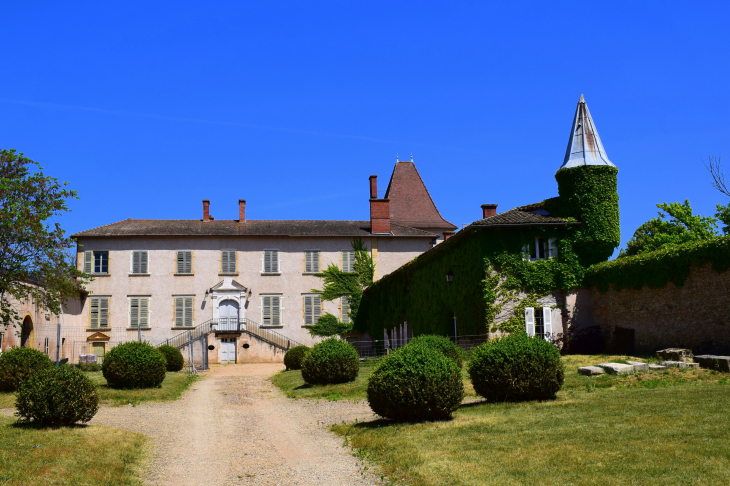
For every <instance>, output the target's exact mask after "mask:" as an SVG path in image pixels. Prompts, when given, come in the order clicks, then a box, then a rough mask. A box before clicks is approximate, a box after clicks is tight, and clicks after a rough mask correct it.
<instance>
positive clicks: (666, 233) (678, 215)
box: [619, 200, 718, 258]
mask: <svg viewBox="0 0 730 486" xmlns="http://www.w3.org/2000/svg"><path fill="white" fill-rule="evenodd" d="M657 207H658V208H659V209H661V210H662V211H664V213H666V214H664V213H662V212H659V213H658V214H659V217H658V218H654V219H650V220H649V221H647V222H646V223H644V224H642V225H641V226H639V228H638V229H637V230H636V232H634V236H632V237H631V239H630V240H629V241H628V242H627V243H626V249H625V250H621V253H620V254H619V258H621V257H626V256H632V255H638V254H640V253H647V252H650V251H654V250H659V249H661V248H667V247H670V246H674V245H680V244H682V243H688V242H690V241H701V240H710V239H712V238H716V237H717V236H718V233H717V226H716V225H717V219H715V218H713V217H710V216H707V217H704V216H699V215H695V214H692V208H691V207H690V205H689V201H688V200H685V201H684V203H678V202H676V203H669V204H667V203H661V204H657Z"/></svg>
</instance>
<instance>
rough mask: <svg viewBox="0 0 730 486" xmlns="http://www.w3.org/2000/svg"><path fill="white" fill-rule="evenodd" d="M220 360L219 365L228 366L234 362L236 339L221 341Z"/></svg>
mask: <svg viewBox="0 0 730 486" xmlns="http://www.w3.org/2000/svg"><path fill="white" fill-rule="evenodd" d="M220 358H221V364H229V363H235V362H236V339H235V338H224V339H221V349H220Z"/></svg>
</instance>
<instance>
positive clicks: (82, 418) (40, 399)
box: [15, 365, 99, 426]
mask: <svg viewBox="0 0 730 486" xmlns="http://www.w3.org/2000/svg"><path fill="white" fill-rule="evenodd" d="M15 407H16V409H17V412H16V415H17V416H18V417H19V418H20V419H21V420H23V421H27V422H33V423H35V424H38V425H43V426H47V425H70V424H74V423H76V422H88V421H89V420H91V419H92V418H93V417H94V415H96V412H97V411H98V410H99V395H98V394H97V393H96V388H95V387H94V384H93V383H92V381H91V380H90V379H89V378H88V377H87V376H86V375H84V374H83V373H82V372H81V371H79V370H77V369H74V368H72V367H70V366H66V365H63V366H59V367H58V368H55V367H51V368H47V369H44V370H41V371H39V372H37V373H34V374H33V375H32V376H31V377H30V378H29V379H28V380H27V381H26V382H25V383H23V384H22V385H21V386H20V389H19V390H18V396H17V400H16V402H15Z"/></svg>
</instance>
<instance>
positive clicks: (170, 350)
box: [157, 344, 185, 371]
mask: <svg viewBox="0 0 730 486" xmlns="http://www.w3.org/2000/svg"><path fill="white" fill-rule="evenodd" d="M157 350H158V351H159V352H160V353H162V356H164V357H165V361H166V362H167V371H180V370H181V369H183V366H185V358H183V355H182V353H181V352H180V350H179V349H177V348H175V347H172V346H170V345H167V344H163V345H162V346H160V347H159V348H157Z"/></svg>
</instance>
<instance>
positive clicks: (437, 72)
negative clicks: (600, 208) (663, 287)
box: [0, 1, 730, 242]
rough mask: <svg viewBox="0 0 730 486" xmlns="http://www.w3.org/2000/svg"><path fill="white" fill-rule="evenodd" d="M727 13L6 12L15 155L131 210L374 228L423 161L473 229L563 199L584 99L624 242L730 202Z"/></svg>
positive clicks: (98, 213) (162, 8)
mask: <svg viewBox="0 0 730 486" xmlns="http://www.w3.org/2000/svg"><path fill="white" fill-rule="evenodd" d="M729 5H730V4H728V3H727V2H601V3H599V2H575V3H569V2H559V3H556V2H492V3H490V2H448V3H447V2H423V1H421V2H359V3H355V2H341V1H340V2H205V3H204V2H185V1H176V2H133V1H126V2H3V4H2V6H0V17H2V18H3V33H2V38H3V41H2V43H1V45H2V47H0V53H2V60H3V66H4V75H3V76H2V77H0V109H1V110H2V114H3V116H1V117H0V147H2V148H15V149H18V150H19V151H22V152H25V154H26V155H27V156H28V157H30V158H32V159H34V160H37V161H39V162H41V164H42V165H43V166H44V167H45V170H46V173H48V174H50V175H53V176H56V177H58V178H60V179H62V180H67V181H70V182H71V187H73V188H74V189H77V190H78V191H79V194H80V196H81V199H80V200H79V201H77V202H74V203H73V204H72V209H73V212H72V213H71V214H70V215H68V216H65V217H63V218H62V224H63V225H64V227H65V228H66V229H67V230H68V231H69V232H74V231H80V230H83V229H88V228H92V227H96V226H100V225H103V224H108V223H111V222H115V221H119V220H121V219H126V218H130V217H131V218H163V219H176V218H181V219H192V218H200V217H201V215H202V209H201V199H204V198H208V199H210V200H211V214H213V215H214V216H215V217H216V218H217V219H236V218H237V217H238V209H237V201H238V199H239V198H243V199H247V200H248V205H247V217H248V218H249V219H368V215H369V212H368V211H369V209H368V203H367V198H368V176H369V175H370V174H378V175H379V176H380V188H381V189H383V190H384V189H385V187H386V184H387V180H388V178H389V176H390V173H391V171H392V168H393V164H394V162H395V156H396V153H397V154H400V157H401V159H408V158H410V155H411V153H412V154H413V157H414V160H415V162H416V166H417V167H418V170H419V171H420V173H421V175H422V176H423V178H424V180H425V182H426V185H427V187H428V189H429V191H430V192H431V195H432V196H433V198H434V200H435V202H436V204H437V206H438V207H439V209H440V210H441V213H442V214H443V216H444V217H445V218H446V219H448V220H449V221H451V222H453V223H455V224H457V225H459V226H461V225H462V224H464V223H469V222H472V221H474V220H475V219H478V218H479V216H480V213H481V210H480V208H479V206H480V205H481V204H482V203H498V204H499V210H500V212H501V211H504V210H507V209H509V208H512V207H514V206H518V205H522V204H528V203H533V202H537V201H540V200H542V199H544V198H547V197H552V196H554V195H556V194H557V184H556V183H555V179H554V173H555V171H556V170H557V169H558V167H559V166H560V165H561V163H562V161H563V157H564V154H565V148H566V144H567V141H568V135H569V132H570V125H571V122H572V117H573V113H574V110H575V105H576V102H577V101H578V98H579V96H580V94H581V93H583V94H585V97H586V100H587V102H588V106H589V108H590V110H591V113H592V115H593V117H594V120H595V122H596V126H597V128H598V131H599V134H600V136H601V139H602V141H603V143H604V146H605V148H606V151H607V153H608V156H609V157H610V158H611V160H612V161H613V162H614V163H615V164H616V165H617V166H618V167H619V170H620V172H619V195H620V198H621V230H622V241H623V242H625V241H626V240H628V239H629V238H630V237H631V235H632V233H633V231H634V230H635V229H636V227H637V226H638V225H639V224H641V223H642V222H644V221H646V220H647V219H649V218H651V217H653V216H655V214H656V211H657V210H656V207H655V204H656V203H658V202H663V201H667V202H673V201H680V200H684V199H689V200H690V201H691V203H692V205H693V207H694V208H695V209H696V210H697V212H699V213H701V214H706V215H707V214H712V213H714V206H715V204H716V203H720V202H722V203H725V202H727V201H725V200H724V199H723V198H722V197H721V195H720V194H719V193H717V192H716V191H714V190H713V189H712V188H711V187H710V181H709V176H708V174H707V173H706V171H705V169H704V167H703V162H704V161H705V160H706V159H707V157H708V156H710V155H714V156H718V155H719V156H722V155H725V157H726V160H727V161H728V163H727V165H728V169H727V172H728V173H729V175H730V139H729V138H728V134H729V133H730V132H729V129H730V117H729V116H728V113H730V109H729V108H730V106H729V105H730V97H729V96H728V86H730V84H729V83H730V75H729V74H730V73H729V72H728V71H730V64H728V62H727V61H728V48H729V47H730V42H729V40H730V29H728V28H727V25H726V24H727V22H726V21H727V19H728V14H729V13H730V12H729V11H728V10H730V7H729Z"/></svg>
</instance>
